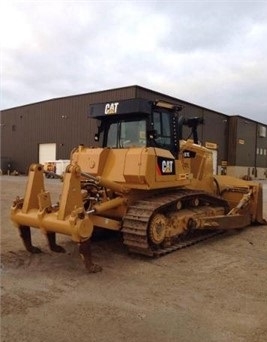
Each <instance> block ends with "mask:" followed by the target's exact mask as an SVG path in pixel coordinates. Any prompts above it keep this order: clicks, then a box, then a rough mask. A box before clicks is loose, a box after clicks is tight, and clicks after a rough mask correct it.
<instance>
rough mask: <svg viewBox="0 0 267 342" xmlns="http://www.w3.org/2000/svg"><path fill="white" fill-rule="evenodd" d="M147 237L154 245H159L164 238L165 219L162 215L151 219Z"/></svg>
mask: <svg viewBox="0 0 267 342" xmlns="http://www.w3.org/2000/svg"><path fill="white" fill-rule="evenodd" d="M148 236H149V239H150V240H151V242H152V243H153V244H155V245H160V244H161V243H162V242H163V241H164V239H165V236H166V217H165V216H164V215H162V214H156V215H154V216H153V217H152V219H151V221H150V224H149V227H148Z"/></svg>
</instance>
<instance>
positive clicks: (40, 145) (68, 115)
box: [1, 85, 267, 178]
mask: <svg viewBox="0 0 267 342" xmlns="http://www.w3.org/2000/svg"><path fill="white" fill-rule="evenodd" d="M132 98H143V99H148V100H165V101H169V102H172V103H177V104H182V105H183V106H184V109H183V111H182V115H183V116H185V117H192V116H193V117H195V116H198V117H202V118H203V119H204V122H205V124H204V125H202V126H201V127H200V128H199V139H200V142H201V144H203V145H204V146H206V147H207V148H210V149H212V151H213V156H214V165H215V166H214V172H215V173H227V174H231V175H235V176H238V177H243V176H245V175H248V176H251V177H252V178H254V177H255V178H266V177H267V171H266V170H267V155H266V151H267V137H266V126H265V125H263V124H260V123H257V122H255V121H252V120H249V119H245V118H243V117H240V116H233V117H231V116H228V115H225V114H223V113H219V112H216V111H213V110H210V109H207V108H204V107H200V106H197V105H195V104H191V103H188V102H186V101H183V100H180V99H177V98H174V97H171V96H168V95H166V94H162V93H159V92H156V91H153V90H150V89H147V88H144V87H140V86H137V85H134V86H128V87H123V88H117V89H109V90H104V91H98V92H92V93H87V94H81V95H74V96H68V97H63V98H56V99H51V100H47V101H42V102H38V103H33V104H28V105H24V106H20V107H15V108H11V109H6V110H3V111H2V112H1V169H2V171H3V172H4V173H5V172H6V171H7V169H8V168H11V170H14V169H15V170H17V171H19V172H20V173H27V171H28V167H29V165H30V164H32V163H36V162H41V163H43V162H44V161H48V160H59V159H63V160H64V159H69V156H70V151H71V150H72V149H73V148H74V147H76V146H77V145H79V144H84V145H89V146H93V145H96V143H95V142H94V133H95V132H96V122H95V121H94V120H93V119H91V118H90V116H89V106H90V104H93V103H102V102H113V101H121V100H124V99H132ZM188 134H189V131H186V130H185V131H184V138H187V137H188V136H187V135H188Z"/></svg>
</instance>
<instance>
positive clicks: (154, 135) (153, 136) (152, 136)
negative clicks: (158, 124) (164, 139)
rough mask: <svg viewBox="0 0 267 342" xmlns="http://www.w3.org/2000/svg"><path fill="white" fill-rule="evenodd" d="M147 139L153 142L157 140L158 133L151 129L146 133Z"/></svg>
mask: <svg viewBox="0 0 267 342" xmlns="http://www.w3.org/2000/svg"><path fill="white" fill-rule="evenodd" d="M147 137H148V139H149V140H154V139H157V138H158V132H157V130H156V129H151V130H150V131H148V132H147Z"/></svg>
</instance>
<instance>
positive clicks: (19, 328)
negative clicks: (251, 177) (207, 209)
mask: <svg viewBox="0 0 267 342" xmlns="http://www.w3.org/2000/svg"><path fill="white" fill-rule="evenodd" d="M0 178H1V341H2V342H11V341H12V342H17V341H18V342H24V341H25V342H46V341H47V342H51V341H57V342H61V341H64V342H73V341H87V342H91V341H92V342H93V341H96V342H101V341H109V342H110V341H114V342H120V341H127V342H131V341H138V342H139V341H140V342H143V341H144V342H145V341H147V342H150V341H155V342H157V341H160V342H162V341H167V342H169V341H170V342H172V341H179V342H180V341H181V342H187V341H188V342H199V341H205V342H211V341H214V342H229V341H232V342H239V341H240V342H241V341H242V342H243V341H244V342H265V341H267V229H266V228H267V226H258V227H249V228H247V229H243V230H241V231H238V232H236V231H235V232H229V233H226V234H224V235H220V236H218V237H215V238H213V239H210V240H207V241H205V242H202V243H199V244H197V245H195V246H192V247H189V248H186V249H183V250H180V251H176V252H174V253H172V254H169V255H166V256H164V257H161V258H158V259H149V258H145V257H140V256H133V255H129V254H128V253H127V250H126V249H125V247H124V246H123V245H122V242H121V237H120V236H119V235H112V236H106V237H105V238H103V237H102V238H99V237H98V238H95V239H94V241H93V246H92V248H93V255H94V259H95V261H96V262H97V263H99V264H101V265H102V266H103V268H104V269H103V272H101V273H97V274H87V273H86V270H85V268H84V266H83V263H82V262H81V260H80V256H79V253H78V247H77V245H76V244H75V243H73V242H72V241H71V240H70V239H69V238H68V237H66V236H58V241H59V242H60V244H61V245H62V246H63V247H64V248H65V249H66V250H67V253H66V254H55V253H53V252H51V251H50V250H49V249H48V248H47V245H46V240H45V237H44V236H43V235H42V234H41V233H40V232H39V231H38V230H36V229H35V230H33V240H34V244H35V245H37V246H39V247H41V248H42V250H43V253H42V254H37V255H30V254H29V253H27V252H26V251H25V250H24V248H23V246H22V243H21V240H20V238H19V235H18V231H17V230H16V228H14V227H13V225H12V223H11V222H10V220H9V210H10V206H11V204H12V201H13V200H14V199H15V197H16V196H17V195H23V193H24V188H25V183H26V177H23V176H19V177H12V176H1V177H0ZM46 184H47V190H49V191H51V193H52V198H53V196H58V192H59V189H60V186H61V183H60V182H58V181H56V180H47V182H46ZM264 214H265V217H266V216H267V183H265V184H264Z"/></svg>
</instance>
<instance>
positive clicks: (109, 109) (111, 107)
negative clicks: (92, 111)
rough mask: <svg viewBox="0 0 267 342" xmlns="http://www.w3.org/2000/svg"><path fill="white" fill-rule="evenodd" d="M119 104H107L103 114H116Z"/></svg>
mask: <svg viewBox="0 0 267 342" xmlns="http://www.w3.org/2000/svg"><path fill="white" fill-rule="evenodd" d="M118 105H119V102H111V103H107V104H106V106H105V114H116V113H117V110H118Z"/></svg>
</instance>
